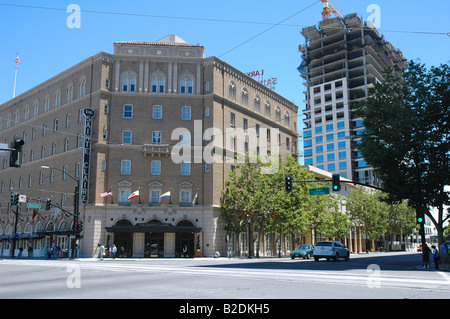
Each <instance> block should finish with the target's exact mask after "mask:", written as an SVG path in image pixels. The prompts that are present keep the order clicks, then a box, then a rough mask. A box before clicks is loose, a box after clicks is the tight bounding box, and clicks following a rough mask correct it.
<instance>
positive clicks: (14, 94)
mask: <svg viewBox="0 0 450 319" xmlns="http://www.w3.org/2000/svg"><path fill="white" fill-rule="evenodd" d="M16 80H17V61H16V71H15V72H14V92H13V98H14V97H15V96H16Z"/></svg>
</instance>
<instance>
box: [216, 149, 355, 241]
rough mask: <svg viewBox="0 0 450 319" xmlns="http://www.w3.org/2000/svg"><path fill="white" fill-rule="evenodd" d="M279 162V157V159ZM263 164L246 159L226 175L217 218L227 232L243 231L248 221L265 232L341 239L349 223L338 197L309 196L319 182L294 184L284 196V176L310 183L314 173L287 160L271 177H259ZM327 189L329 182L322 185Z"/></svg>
mask: <svg viewBox="0 0 450 319" xmlns="http://www.w3.org/2000/svg"><path fill="white" fill-rule="evenodd" d="M280 161H281V158H280ZM266 166H267V165H265V164H263V163H262V162H261V161H258V163H251V162H250V161H249V160H248V159H247V160H246V162H245V163H243V164H241V165H238V166H237V167H236V170H235V171H234V172H231V173H230V176H229V179H228V180H227V181H226V185H225V189H224V191H223V196H222V210H221V216H222V218H223V220H224V221H225V225H226V226H225V229H226V231H229V232H232V231H233V232H240V231H245V230H246V227H248V221H247V220H248V218H251V221H252V223H253V225H260V226H261V228H262V229H264V230H265V231H266V232H279V231H280V230H281V231H282V232H283V233H284V234H292V233H294V232H298V231H300V232H307V231H309V230H310V229H315V230H316V231H317V232H320V233H322V234H323V235H325V236H327V237H330V238H331V237H338V238H343V237H345V236H346V234H348V230H349V224H348V221H347V217H346V215H345V214H342V213H341V212H340V210H339V197H338V196H336V195H335V194H330V195H326V196H310V195H309V188H311V187H320V186H323V185H322V183H320V182H314V183H295V182H294V186H293V188H294V190H293V192H291V193H289V194H287V193H286V191H285V187H284V177H285V175H292V177H293V180H294V181H314V174H312V173H310V172H308V171H307V170H306V168H303V167H301V166H300V165H299V164H298V162H297V161H296V160H295V159H294V158H292V157H287V158H286V159H285V160H284V163H283V165H280V167H279V169H278V170H276V171H275V172H272V173H271V174H263V173H262V168H263V167H266ZM326 186H329V183H328V184H326Z"/></svg>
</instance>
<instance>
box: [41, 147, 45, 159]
mask: <svg viewBox="0 0 450 319" xmlns="http://www.w3.org/2000/svg"><path fill="white" fill-rule="evenodd" d="M41 158H45V146H42V147H41Z"/></svg>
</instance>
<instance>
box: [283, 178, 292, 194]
mask: <svg viewBox="0 0 450 319" xmlns="http://www.w3.org/2000/svg"><path fill="white" fill-rule="evenodd" d="M284 180H285V189H286V192H287V193H290V192H292V176H291V175H286V176H285V178H284Z"/></svg>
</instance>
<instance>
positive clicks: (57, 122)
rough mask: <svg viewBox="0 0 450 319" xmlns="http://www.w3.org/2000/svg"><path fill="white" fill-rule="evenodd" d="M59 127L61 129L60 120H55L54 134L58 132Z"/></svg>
mask: <svg viewBox="0 0 450 319" xmlns="http://www.w3.org/2000/svg"><path fill="white" fill-rule="evenodd" d="M58 127H59V120H58V119H55V120H54V121H53V132H56V131H58Z"/></svg>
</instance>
